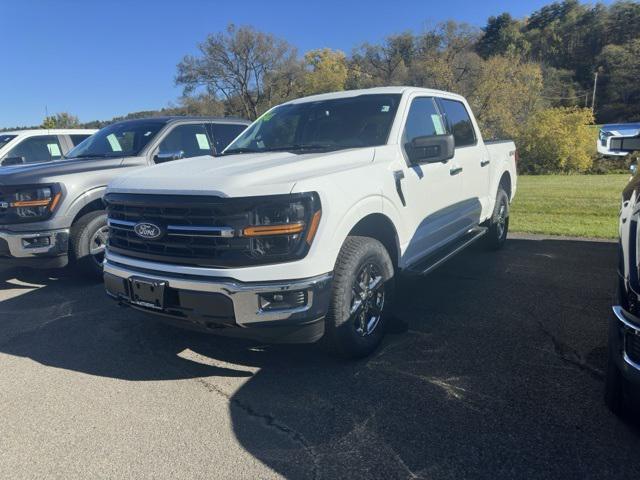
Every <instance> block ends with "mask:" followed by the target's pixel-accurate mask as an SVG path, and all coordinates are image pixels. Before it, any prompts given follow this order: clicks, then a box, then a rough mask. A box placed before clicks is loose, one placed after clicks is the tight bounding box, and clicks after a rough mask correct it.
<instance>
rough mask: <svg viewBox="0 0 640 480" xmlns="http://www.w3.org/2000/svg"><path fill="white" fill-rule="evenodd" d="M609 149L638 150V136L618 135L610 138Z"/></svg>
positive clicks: (639, 138)
mask: <svg viewBox="0 0 640 480" xmlns="http://www.w3.org/2000/svg"><path fill="white" fill-rule="evenodd" d="M611 150H618V151H620V152H635V151H636V150H640V136H638V137H620V138H614V139H612V140H611Z"/></svg>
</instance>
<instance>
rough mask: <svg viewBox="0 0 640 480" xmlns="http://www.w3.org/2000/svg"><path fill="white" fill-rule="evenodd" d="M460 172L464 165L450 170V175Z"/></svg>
mask: <svg viewBox="0 0 640 480" xmlns="http://www.w3.org/2000/svg"><path fill="white" fill-rule="evenodd" d="M459 173H462V167H455V168H452V169H451V170H449V175H458V174H459Z"/></svg>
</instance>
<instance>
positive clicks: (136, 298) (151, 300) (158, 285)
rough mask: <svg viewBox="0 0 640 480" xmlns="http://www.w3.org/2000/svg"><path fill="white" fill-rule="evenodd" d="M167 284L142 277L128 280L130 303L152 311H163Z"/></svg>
mask: <svg viewBox="0 0 640 480" xmlns="http://www.w3.org/2000/svg"><path fill="white" fill-rule="evenodd" d="M166 286H167V282H165V281H162V280H153V279H149V278H142V277H131V278H129V298H130V301H131V303H133V304H134V305H138V306H140V307H145V308H152V309H154V310H163V309H164V292H165V288H166Z"/></svg>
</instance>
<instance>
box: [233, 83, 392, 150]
mask: <svg viewBox="0 0 640 480" xmlns="http://www.w3.org/2000/svg"><path fill="white" fill-rule="evenodd" d="M400 97H401V96H400V95H399V94H397V95H380V94H376V95H360V96H357V97H348V98H338V99H332V100H320V101H317V102H303V103H294V104H287V105H281V106H279V107H276V108H274V109H272V110H270V111H268V112H267V113H265V114H264V115H262V117H260V118H259V119H258V120H256V121H255V122H254V123H253V124H252V125H251V126H250V127H249V128H248V129H247V130H245V132H244V133H243V134H242V135H240V136H239V137H238V138H237V139H236V140H235V141H234V142H233V143H232V144H231V145H229V146H228V147H227V148H226V150H225V151H224V152H223V154H225V155H226V154H234V153H252V152H269V151H293V152H298V151H299V152H303V151H309V150H340V149H345V148H358V147H372V146H376V145H384V144H385V143H386V142H387V137H388V136H389V130H391V124H392V123H393V118H394V117H395V113H396V110H397V108H398V103H399V102H400Z"/></svg>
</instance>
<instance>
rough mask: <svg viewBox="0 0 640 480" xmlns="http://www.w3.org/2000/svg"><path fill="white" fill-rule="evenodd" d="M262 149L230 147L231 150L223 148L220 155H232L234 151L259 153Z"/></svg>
mask: <svg viewBox="0 0 640 480" xmlns="http://www.w3.org/2000/svg"><path fill="white" fill-rule="evenodd" d="M262 151H264V150H256V149H254V148H232V149H231V150H225V151H224V152H222V153H221V154H220V155H233V154H234V153H260V152H262Z"/></svg>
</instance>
